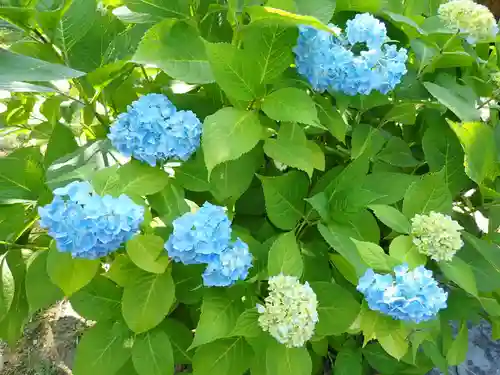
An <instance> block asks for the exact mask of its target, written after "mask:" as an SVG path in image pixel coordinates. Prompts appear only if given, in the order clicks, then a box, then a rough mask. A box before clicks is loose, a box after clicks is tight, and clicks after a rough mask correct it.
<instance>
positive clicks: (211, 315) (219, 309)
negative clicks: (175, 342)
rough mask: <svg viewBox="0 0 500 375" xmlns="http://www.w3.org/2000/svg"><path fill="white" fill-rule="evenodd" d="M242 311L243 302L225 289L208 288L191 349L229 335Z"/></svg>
mask: <svg viewBox="0 0 500 375" xmlns="http://www.w3.org/2000/svg"><path fill="white" fill-rule="evenodd" d="M242 311H243V309H242V306H241V303H240V302H239V301H238V300H235V299H234V298H232V297H231V296H230V295H229V294H228V293H227V292H226V291H225V290H216V289H207V290H206V291H205V297H204V298H203V304H202V306H201V316H200V321H199V323H198V327H197V328H196V332H195V336H194V340H193V343H192V344H191V347H190V349H192V348H195V347H198V346H200V345H204V344H208V343H211V342H213V341H215V340H217V339H221V338H225V337H228V336H229V334H230V333H231V331H232V330H233V329H234V326H235V324H236V321H237V319H238V316H239V315H240V314H241V312H242ZM198 351H199V350H197V352H198Z"/></svg>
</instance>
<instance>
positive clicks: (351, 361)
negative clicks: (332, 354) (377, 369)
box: [333, 348, 363, 375]
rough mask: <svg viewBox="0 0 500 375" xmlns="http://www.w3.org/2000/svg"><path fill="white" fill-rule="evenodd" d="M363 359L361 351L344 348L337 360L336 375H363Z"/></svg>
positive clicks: (338, 354)
mask: <svg viewBox="0 0 500 375" xmlns="http://www.w3.org/2000/svg"><path fill="white" fill-rule="evenodd" d="M362 363H363V358H362V356H361V351H360V350H359V349H352V348H342V350H340V351H339V352H338V353H337V358H336V359H335V367H334V370H333V371H334V374H335V375H362V374H363V365H362Z"/></svg>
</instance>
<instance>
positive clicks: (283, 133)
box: [264, 123, 325, 177]
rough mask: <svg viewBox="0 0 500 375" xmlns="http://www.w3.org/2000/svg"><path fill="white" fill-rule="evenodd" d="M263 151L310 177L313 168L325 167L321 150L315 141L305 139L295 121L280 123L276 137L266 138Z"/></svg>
mask: <svg viewBox="0 0 500 375" xmlns="http://www.w3.org/2000/svg"><path fill="white" fill-rule="evenodd" d="M264 152H265V153H266V155H267V156H269V157H271V158H273V159H274V160H277V161H279V162H280V163H283V164H285V165H287V166H290V167H294V168H297V169H300V170H303V171H304V172H306V173H307V174H308V175H309V177H312V173H313V170H314V168H316V169H321V170H324V168H325V156H324V154H323V151H321V148H319V146H317V144H316V143H314V142H313V141H308V140H307V138H306V135H305V133H304V130H303V129H302V127H301V126H300V125H298V124H296V123H282V124H281V126H280V129H279V132H278V137H277V139H273V138H269V139H266V141H265V143H264ZM317 159H319V161H318V160H317Z"/></svg>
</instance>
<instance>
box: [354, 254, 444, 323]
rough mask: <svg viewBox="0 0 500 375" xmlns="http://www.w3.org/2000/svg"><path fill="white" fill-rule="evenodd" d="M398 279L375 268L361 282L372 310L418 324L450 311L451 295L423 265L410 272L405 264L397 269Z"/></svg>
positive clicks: (360, 285) (395, 269)
mask: <svg viewBox="0 0 500 375" xmlns="http://www.w3.org/2000/svg"><path fill="white" fill-rule="evenodd" d="M394 274H395V277H394V278H393V276H392V275H380V274H377V273H375V272H373V270H372V269H369V270H367V271H366V273H365V274H364V275H363V276H362V277H361V278H360V279H359V282H358V287H357V289H358V290H359V291H360V292H361V293H363V294H364V296H365V299H366V301H367V302H368V307H369V308H370V309H372V310H376V311H380V312H381V313H383V314H387V315H389V316H391V317H392V318H393V319H397V320H407V321H413V322H415V323H420V322H424V321H427V320H431V319H433V318H434V317H435V316H436V314H437V313H438V311H439V310H441V309H444V308H446V299H447V298H448V294H447V293H446V292H445V291H444V290H443V289H441V288H440V287H439V285H438V283H437V282H436V280H434V278H433V277H432V272H431V271H429V270H427V269H425V268H424V267H423V266H419V267H417V268H415V269H414V270H412V271H409V268H408V265H406V264H403V265H401V266H397V267H395V268H394Z"/></svg>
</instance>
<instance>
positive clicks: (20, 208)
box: [0, 203, 26, 241]
mask: <svg viewBox="0 0 500 375" xmlns="http://www.w3.org/2000/svg"><path fill="white" fill-rule="evenodd" d="M24 220H25V219H24V205H23V204H21V203H18V204H10V205H5V206H0V240H2V241H10V240H12V239H16V237H17V236H19V235H20V234H21V232H23V231H24V228H25V225H26V224H25V223H24Z"/></svg>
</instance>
